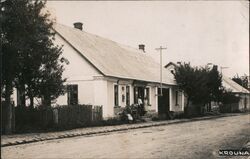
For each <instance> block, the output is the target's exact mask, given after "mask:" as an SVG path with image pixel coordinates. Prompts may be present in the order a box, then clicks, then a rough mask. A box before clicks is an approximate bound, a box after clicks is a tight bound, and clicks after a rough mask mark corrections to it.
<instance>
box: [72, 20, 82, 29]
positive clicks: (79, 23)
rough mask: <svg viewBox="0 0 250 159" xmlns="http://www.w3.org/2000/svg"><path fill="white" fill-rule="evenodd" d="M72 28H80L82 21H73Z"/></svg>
mask: <svg viewBox="0 0 250 159" xmlns="http://www.w3.org/2000/svg"><path fill="white" fill-rule="evenodd" d="M74 28H76V29H79V30H82V23H81V22H75V23H74Z"/></svg>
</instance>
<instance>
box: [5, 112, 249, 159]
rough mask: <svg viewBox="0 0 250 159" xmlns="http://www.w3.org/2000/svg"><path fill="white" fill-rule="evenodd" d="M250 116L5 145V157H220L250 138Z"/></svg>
mask: <svg viewBox="0 0 250 159" xmlns="http://www.w3.org/2000/svg"><path fill="white" fill-rule="evenodd" d="M249 126H250V125H249V115H240V116H231V117H223V118H217V119H210V120H201V121H193V122H186V123H179V124H171V125H165V126H158V127H149V128H141V129H134V130H128V131H121V132H112V133H107V134H99V135H91V136H81V137H73V138H65V139H59V140H50V141H43V142H37V143H30V144H24V145H17V146H9V147H3V148H2V149H1V150H2V158H4V159H8V158H32V159H34V158H165V159H168V158H169V159H172V158H185V159H196V158H219V156H218V150H219V149H223V148H224V149H225V148H227V149H228V148H234V149H238V148H241V147H242V145H244V144H245V143H246V142H247V141H248V140H249V137H250V135H249V134H250V127H249Z"/></svg>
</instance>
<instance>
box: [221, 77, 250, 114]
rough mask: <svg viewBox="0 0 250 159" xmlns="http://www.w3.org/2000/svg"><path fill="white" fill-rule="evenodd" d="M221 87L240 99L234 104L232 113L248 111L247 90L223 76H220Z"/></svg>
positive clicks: (249, 94) (249, 96)
mask: <svg viewBox="0 0 250 159" xmlns="http://www.w3.org/2000/svg"><path fill="white" fill-rule="evenodd" d="M222 85H223V87H224V88H225V89H226V90H227V91H230V92H232V94H234V95H235V96H237V97H240V101H239V103H234V108H233V110H232V111H236V110H239V111H246V110H250V92H249V91H248V90H247V89H245V88H244V87H242V86H241V85H239V84H238V83H236V82H235V81H233V80H232V79H230V78H228V77H226V76H225V75H223V76H222Z"/></svg>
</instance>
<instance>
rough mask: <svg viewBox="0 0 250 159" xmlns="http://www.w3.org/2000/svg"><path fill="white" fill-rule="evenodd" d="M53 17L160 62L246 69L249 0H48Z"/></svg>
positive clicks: (225, 71)
mask: <svg viewBox="0 0 250 159" xmlns="http://www.w3.org/2000/svg"><path fill="white" fill-rule="evenodd" d="M47 8H48V10H49V11H50V13H51V17H53V18H55V20H56V22H57V23H61V24H64V25H68V26H71V27H73V23H74V22H82V23H83V29H84V31H86V32H89V33H92V34H96V35H99V36H102V37H105V38H107V39H110V40H113V41H116V42H118V43H121V44H124V45H128V46H131V47H134V48H138V44H145V50H146V53H147V54H150V55H151V56H152V57H153V58H154V59H155V60H156V61H158V62H159V60H160V59H159V51H157V50H156V49H155V48H158V47H160V46H163V47H167V50H163V59H162V60H163V64H167V63H168V62H170V61H172V62H178V61H181V62H190V63H191V65H193V66H205V65H206V64H207V63H212V64H215V65H218V67H219V68H220V67H228V68H225V69H223V70H222V71H223V74H225V75H227V76H229V77H233V76H234V75H236V74H238V75H239V76H241V75H244V74H247V75H249V14H248V13H249V4H248V2H247V1H48V2H47Z"/></svg>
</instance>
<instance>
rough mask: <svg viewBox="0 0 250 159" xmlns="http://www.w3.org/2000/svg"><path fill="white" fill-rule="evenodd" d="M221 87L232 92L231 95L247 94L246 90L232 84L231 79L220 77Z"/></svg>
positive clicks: (236, 84)
mask: <svg viewBox="0 0 250 159" xmlns="http://www.w3.org/2000/svg"><path fill="white" fill-rule="evenodd" d="M222 85H223V86H224V87H225V88H226V89H227V90H230V91H232V92H233V93H249V91H248V90H247V89H245V88H244V87H242V86H241V85H239V84H238V83H236V82H234V81H233V80H232V79H230V78H228V77H226V76H225V75H223V76H222Z"/></svg>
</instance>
